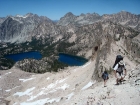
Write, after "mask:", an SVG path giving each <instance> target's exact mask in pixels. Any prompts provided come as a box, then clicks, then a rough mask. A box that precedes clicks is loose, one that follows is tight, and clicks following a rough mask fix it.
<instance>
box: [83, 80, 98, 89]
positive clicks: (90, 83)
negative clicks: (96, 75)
mask: <svg viewBox="0 0 140 105" xmlns="http://www.w3.org/2000/svg"><path fill="white" fill-rule="evenodd" d="M95 82H96V81H95ZM95 82H92V81H90V82H89V83H88V84H87V85H86V86H84V87H83V88H82V89H81V90H85V89H87V88H89V87H90V86H92V85H93V84H94V83H95Z"/></svg>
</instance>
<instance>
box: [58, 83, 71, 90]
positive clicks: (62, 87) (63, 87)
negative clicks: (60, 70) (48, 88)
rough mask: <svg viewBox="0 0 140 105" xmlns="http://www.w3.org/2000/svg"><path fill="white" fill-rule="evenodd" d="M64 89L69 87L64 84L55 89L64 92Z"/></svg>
mask: <svg viewBox="0 0 140 105" xmlns="http://www.w3.org/2000/svg"><path fill="white" fill-rule="evenodd" d="M66 88H69V85H68V84H66V83H65V84H63V85H62V86H60V87H58V88H56V89H63V90H65V89H66Z"/></svg>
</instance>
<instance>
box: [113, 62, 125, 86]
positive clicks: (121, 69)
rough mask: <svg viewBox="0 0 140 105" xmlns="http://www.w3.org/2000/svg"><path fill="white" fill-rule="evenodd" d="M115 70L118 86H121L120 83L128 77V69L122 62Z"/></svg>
mask: <svg viewBox="0 0 140 105" xmlns="http://www.w3.org/2000/svg"><path fill="white" fill-rule="evenodd" d="M113 69H114V74H115V77H116V85H119V83H123V81H124V78H125V76H126V68H125V64H124V62H123V60H120V62H119V63H117V64H116V65H115V66H114V68H113Z"/></svg>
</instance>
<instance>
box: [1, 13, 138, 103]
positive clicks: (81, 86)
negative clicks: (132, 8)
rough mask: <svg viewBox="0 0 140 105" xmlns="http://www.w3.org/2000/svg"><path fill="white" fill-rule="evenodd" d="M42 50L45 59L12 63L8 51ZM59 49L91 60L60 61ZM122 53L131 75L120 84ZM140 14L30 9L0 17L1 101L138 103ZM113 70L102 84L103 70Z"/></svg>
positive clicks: (128, 73)
mask: <svg viewBox="0 0 140 105" xmlns="http://www.w3.org/2000/svg"><path fill="white" fill-rule="evenodd" d="M29 51H39V52H40V53H41V54H42V59H40V60H35V59H23V60H21V61H18V62H13V61H12V60H9V59H7V58H5V55H8V54H17V53H21V52H29ZM60 52H63V53H67V54H70V55H76V56H80V57H84V58H86V59H88V62H87V63H86V64H84V65H83V66H72V67H71V66H68V65H66V64H63V63H60V62H59V61H58V55H59V53H60ZM117 55H122V56H123V57H124V62H125V64H126V69H127V76H126V77H125V81H124V84H121V85H119V86H116V85H115V77H114V72H113V69H112V66H113V64H114V62H115V59H116V56H117ZM139 64H140V16H139V15H136V14H132V13H130V12H126V11H121V12H119V13H115V14H104V15H102V16H100V15H99V14H97V13H87V14H81V15H79V16H75V15H74V14H73V13H71V12H69V13H67V14H66V15H64V16H63V17H62V18H61V19H60V20H59V21H57V22H56V21H55V22H54V21H53V20H51V19H49V18H47V17H44V16H38V15H36V14H32V13H28V14H26V15H24V16H21V15H16V16H7V17H2V18H0V69H1V70H0V84H2V85H0V97H1V98H0V104H2V105H118V104H119V105H139V104H140V101H139V98H140V94H139V93H140V90H139V88H140V87H139V86H140V79H139V77H140V76H139V74H140V69H139V67H140V65H139ZM105 70H107V71H108V72H109V80H108V81H107V87H103V80H102V78H101V75H102V72H103V71H105Z"/></svg>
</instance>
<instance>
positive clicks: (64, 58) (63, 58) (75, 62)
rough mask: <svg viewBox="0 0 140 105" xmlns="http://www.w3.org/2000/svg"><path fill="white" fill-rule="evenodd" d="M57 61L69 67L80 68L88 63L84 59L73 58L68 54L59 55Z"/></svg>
mask: <svg viewBox="0 0 140 105" xmlns="http://www.w3.org/2000/svg"><path fill="white" fill-rule="evenodd" d="M58 60H59V61H60V62H63V63H65V64H68V65H70V66H82V65H84V64H85V63H86V62H87V61H88V60H87V59H85V58H81V57H78V56H73V55H68V54H64V53H60V54H59V59H58Z"/></svg>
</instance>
